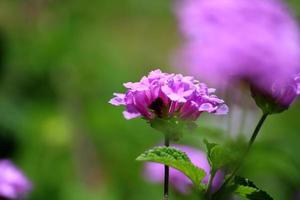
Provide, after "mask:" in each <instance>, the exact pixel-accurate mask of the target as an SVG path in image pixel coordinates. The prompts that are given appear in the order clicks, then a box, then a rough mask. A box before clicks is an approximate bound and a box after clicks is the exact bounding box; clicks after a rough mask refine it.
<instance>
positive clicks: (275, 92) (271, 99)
mask: <svg viewBox="0 0 300 200" xmlns="http://www.w3.org/2000/svg"><path fill="white" fill-rule="evenodd" d="M270 88H271V89H270V91H265V90H262V89H259V88H256V87H255V86H254V87H253V86H252V88H251V93H252V96H253V98H254V99H255V101H256V104H257V105H258V106H259V107H260V108H261V109H262V110H263V111H264V112H265V113H270V114H272V113H279V112H282V111H284V110H286V109H288V108H289V106H290V104H291V103H292V102H293V101H294V100H295V99H296V97H297V96H298V95H299V94H300V74H298V75H296V76H294V77H293V78H290V79H288V80H286V81H281V80H278V81H275V82H274V83H272V85H270Z"/></svg>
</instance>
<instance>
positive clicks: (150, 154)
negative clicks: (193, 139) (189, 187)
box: [136, 147, 206, 189]
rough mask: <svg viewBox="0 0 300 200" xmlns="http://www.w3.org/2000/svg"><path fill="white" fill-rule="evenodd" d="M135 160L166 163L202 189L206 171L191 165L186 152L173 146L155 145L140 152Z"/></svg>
mask: <svg viewBox="0 0 300 200" xmlns="http://www.w3.org/2000/svg"><path fill="white" fill-rule="evenodd" d="M136 160H138V161H146V162H156V163H161V164H165V165H168V166H170V167H172V168H175V169H177V170H179V171H181V172H182V173H183V174H185V175H186V176H187V177H188V178H189V179H190V180H191V181H192V182H193V184H194V185H195V186H196V188H198V189H204V186H203V185H202V184H201V181H202V179H203V178H204V177H205V175H206V173H205V171H204V170H202V169H200V168H198V167H196V166H195V165H193V163H192V162H191V160H190V159H189V157H188V156H187V155H186V153H184V152H182V151H180V150H178V149H176V148H173V147H155V148H153V149H151V150H148V151H146V152H145V153H143V154H141V155H140V156H139V157H138V158H137V159H136Z"/></svg>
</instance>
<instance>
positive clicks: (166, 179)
mask: <svg viewBox="0 0 300 200" xmlns="http://www.w3.org/2000/svg"><path fill="white" fill-rule="evenodd" d="M165 146H166V147H168V146H170V139H169V136H168V135H166V136H165ZM169 172H170V168H169V166H167V165H165V177H164V200H168V199H169Z"/></svg>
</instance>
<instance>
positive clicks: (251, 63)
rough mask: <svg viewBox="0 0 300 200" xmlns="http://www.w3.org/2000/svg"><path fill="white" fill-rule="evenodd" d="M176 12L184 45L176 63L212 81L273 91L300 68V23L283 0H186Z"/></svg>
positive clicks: (179, 3)
mask: <svg viewBox="0 0 300 200" xmlns="http://www.w3.org/2000/svg"><path fill="white" fill-rule="evenodd" d="M176 14H177V16H178V21H179V27H180V29H181V32H182V34H183V36H184V45H183V48H182V49H181V50H180V51H179V53H178V55H177V56H176V62H175V63H177V64H178V63H179V65H180V66H183V67H185V68H186V69H188V71H189V72H192V73H193V74H197V76H198V77H201V78H203V79H204V80H206V81H208V82H210V83H213V84H215V85H218V86H220V87H227V86H228V85H232V82H233V81H234V83H235V81H241V80H242V81H244V80H246V81H247V82H249V83H250V84H255V86H258V87H259V88H260V89H263V90H267V89H268V88H269V85H270V84H271V83H273V82H274V81H278V80H280V81H284V80H286V79H288V78H289V77H291V76H292V75H293V74H296V73H298V72H299V68H300V38H299V32H300V31H299V26H298V24H297V22H296V20H295V19H294V17H293V16H292V15H291V13H290V10H289V9H288V8H287V6H286V5H285V4H284V2H283V1H281V0H251V1H249V0H181V1H178V3H177V4H176ZM178 57H179V59H178Z"/></svg>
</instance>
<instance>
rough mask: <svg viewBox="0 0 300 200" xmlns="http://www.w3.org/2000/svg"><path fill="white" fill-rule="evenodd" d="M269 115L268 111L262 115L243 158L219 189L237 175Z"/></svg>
mask: <svg viewBox="0 0 300 200" xmlns="http://www.w3.org/2000/svg"><path fill="white" fill-rule="evenodd" d="M268 116H269V114H268V113H264V114H263V115H262V116H261V118H260V120H259V121H258V123H257V125H256V127H255V129H254V131H253V133H252V136H251V138H250V140H249V142H248V146H247V149H246V151H245V152H244V154H243V156H242V158H241V160H240V161H239V163H238V165H237V166H236V168H235V169H234V170H233V172H232V173H231V175H230V176H229V177H228V178H227V179H226V180H225V182H224V184H223V185H222V187H221V189H220V190H219V191H222V190H223V189H224V188H225V186H226V185H227V184H228V183H229V182H230V181H231V180H232V179H233V178H234V176H235V175H236V173H237V172H238V170H239V169H240V168H241V166H242V164H243V162H244V160H245V158H246V157H247V155H248V153H249V151H250V149H251V147H252V145H253V143H254V141H255V139H256V137H257V135H258V133H259V131H260V129H261V127H262V125H263V124H264V122H265V121H266V119H267V117H268Z"/></svg>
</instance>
